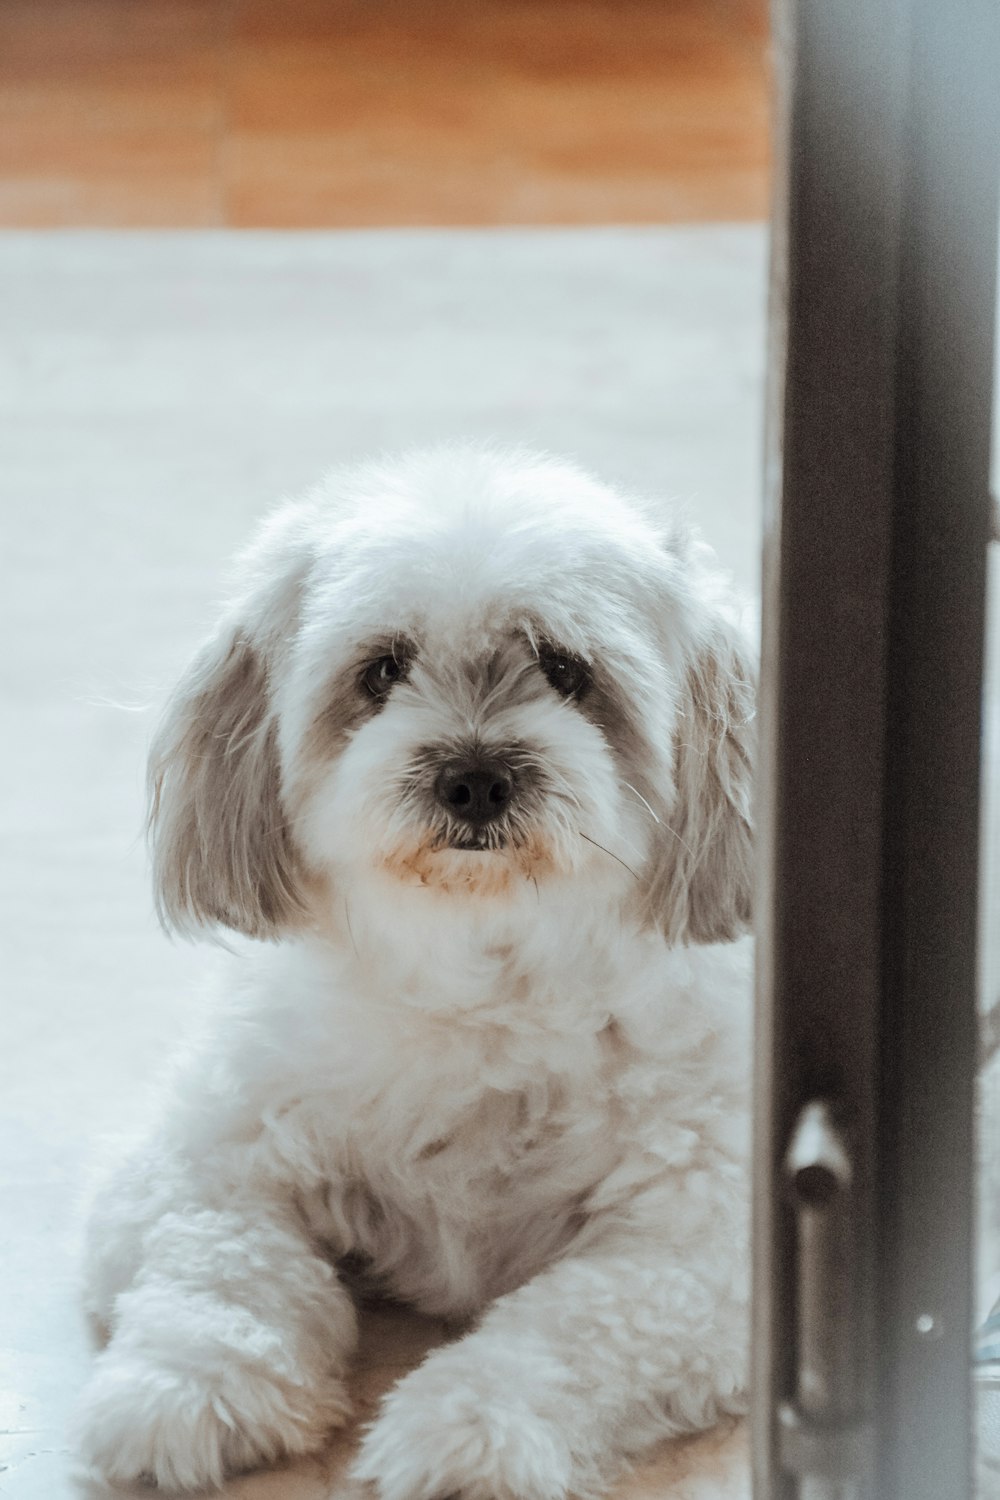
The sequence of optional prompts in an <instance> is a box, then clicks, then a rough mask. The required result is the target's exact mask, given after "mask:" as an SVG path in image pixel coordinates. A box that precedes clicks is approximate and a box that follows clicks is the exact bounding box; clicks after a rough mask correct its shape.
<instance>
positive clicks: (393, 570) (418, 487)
mask: <svg viewBox="0 0 1000 1500" xmlns="http://www.w3.org/2000/svg"><path fill="white" fill-rule="evenodd" d="M315 531H316V541H315V550H316V557H315V562H314V566H313V569H312V574H311V580H310V589H309V598H308V600H307V604H306V609H307V615H308V617H309V619H311V620H312V621H314V622H315V621H317V620H320V619H322V620H323V621H325V622H326V624H327V627H328V628H329V626H330V625H331V624H333V622H335V621H338V620H339V621H342V622H343V624H344V626H345V627H346V628H348V629H349V630H350V631H351V632H352V633H354V634H355V635H357V634H358V632H359V631H360V632H362V633H363V632H364V631H365V630H367V631H369V632H371V633H372V634H374V633H376V632H378V631H390V632H391V631H399V632H401V633H403V634H409V635H410V636H412V637H417V636H419V637H422V638H423V639H424V640H425V641H426V642H427V643H428V645H429V646H431V648H432V649H433V650H434V652H435V655H439V656H440V655H444V654H456V653H457V652H458V651H459V650H460V649H464V650H465V651H466V652H467V653H471V654H475V655H483V654H485V653H487V652H488V651H489V650H490V649H492V648H493V647H494V646H495V645H496V644H497V642H498V640H499V639H501V638H502V637H503V636H504V635H505V634H509V632H510V629H511V627H512V626H513V625H519V626H521V627H522V628H523V627H524V626H525V625H526V624H528V623H529V622H535V623H536V625H537V627H538V628H539V629H540V630H541V631H543V632H545V633H546V634H547V635H550V636H554V637H556V638H557V639H558V640H559V641H560V643H561V644H563V645H566V646H568V647H571V648H573V649H577V650H579V649H582V648H583V647H585V646H586V645H587V644H588V643H593V642H594V641H595V640H600V639H604V638H606V635H607V631H608V630H609V629H612V630H613V628H614V625H615V623H616V621H617V622H620V623H625V622H626V621H628V620H629V618H630V617H633V618H634V615H635V610H636V607H637V605H638V606H641V605H642V603H643V602H644V597H645V600H646V602H651V601H652V599H653V597H654V595H655V596H656V597H657V600H658V604H659V608H660V609H661V610H662V609H663V607H664V602H665V601H664V595H663V589H662V585H663V582H664V579H665V578H669V576H670V574H671V573H679V569H678V568H677V559H676V558H675V557H674V556H673V555H672V554H671V553H670V551H669V549H665V548H664V547H663V546H662V545H661V542H660V538H659V537H658V536H657V534H656V532H655V531H654V529H653V527H652V526H651V525H649V524H648V523H647V522H646V520H645V519H644V518H643V517H641V516H640V515H639V514H638V513H637V511H636V510H635V509H634V507H632V506H631V505H629V504H627V503H626V502H625V501H624V500H622V499H620V498H619V497H618V496H617V495H616V494H615V493H614V491H612V490H609V489H606V488H604V487H603V486H600V485H598V484H596V483H595V482H594V481H593V480H591V479H589V478H588V477H586V476H585V475H583V474H581V473H579V472H577V471H576V470H574V469H573V468H572V467H571V466H568V465H565V464H557V463H556V462H554V461H544V460H528V459H525V460H524V461H523V463H522V465H521V466H514V467H513V469H512V468H511V466H510V465H509V464H504V463H500V462H499V461H498V460H496V459H494V458H492V457H491V456H490V455H489V454H488V453H481V452H477V451H476V450H472V451H471V452H462V453H461V455H460V461H456V455H455V454H454V453H452V452H450V451H448V450H445V451H444V452H442V453H441V454H428V455H426V456H424V457H423V459H422V460H421V461H419V462H417V463H415V464H413V465H411V464H407V465H405V466H400V467H396V468H388V467H386V468H376V469H373V470H366V471H363V472H362V474H361V475H360V476H356V477H355V478H354V479H353V480H352V481H351V482H349V483H345V484H344V485H343V486H342V487H338V486H337V485H332V486H331V487H330V488H327V489H326V490H324V491H323V493H322V495H321V496H320V497H319V500H318V506H317V512H316V520H315Z"/></svg>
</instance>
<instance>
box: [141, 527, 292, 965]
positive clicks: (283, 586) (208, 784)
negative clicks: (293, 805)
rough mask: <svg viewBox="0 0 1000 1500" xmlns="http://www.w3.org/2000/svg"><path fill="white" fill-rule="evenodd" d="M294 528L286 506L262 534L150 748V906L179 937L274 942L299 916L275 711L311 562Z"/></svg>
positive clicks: (248, 555) (167, 711) (246, 560)
mask: <svg viewBox="0 0 1000 1500" xmlns="http://www.w3.org/2000/svg"><path fill="white" fill-rule="evenodd" d="M295 521H296V512H295V510H294V509H291V508H290V509H289V510H288V511H287V512H286V513H285V514H284V515H281V514H279V516H278V517H276V518H275V521H274V522H272V523H269V524H267V525H265V527H264V528H263V530H262V532H261V533H260V536H259V538H258V540H257V542H256V543H255V545H254V546H253V547H251V549H250V551H249V552H248V554H247V555H246V557H245V559H244V563H243V569H242V572H243V579H242V586H241V589H240V591H239V594H238V597H237V599H236V600H235V601H234V602H233V603H232V604H231V605H230V607H229V609H228V610H227V611H226V613H225V614H224V616H223V618H222V620H221V621H220V623H219V625H218V626H217V628H216V630H215V631H214V632H213V634H212V636H211V637H210V639H209V640H208V641H207V642H206V644H205V645H204V646H203V647H202V649H201V651H200V652H199V653H198V655H197V656H196V657H195V659H194V661H193V662H192V663H191V665H190V667H189V668H188V671H187V672H186V673H185V675H184V677H183V678H182V679H181V682H180V684H179V686H178V687H177V690H176V691H175V693H174V695H173V698H172V699H171V700H170V703H169V704H168V706H167V709H166V712H165V714H164V716H163V719H162V721H161V724H160V727H159V731H158V733H157V735H156V738H155V740H154V742H153V745H152V749H151V753H150V762H149V830H150V835H151V842H152V846H153V856H154V858H153V873H154V883H155V889H156V900H157V908H158V911H159V913H160V917H161V920H162V921H163V923H164V925H165V926H167V927H169V928H173V929H174V930H176V931H180V932H191V931H193V930H194V929H197V928H199V927H213V926H217V925H218V926H223V927H229V928H231V929H233V930H234V931H237V932H244V933H246V934H247V935H248V936H250V937H258V938H274V937H277V936H280V935H281V933H282V932H283V931H285V930H287V929H288V928H289V927H290V926H293V925H295V924H296V922H298V921H299V919H300V918H301V917H302V915H303V911H304V906H303V901H302V896H301V886H302V881H301V877H302V870H301V861H300V857H299V853H298V850H297V847H296V844H295V840H294V839H293V837H292V834H291V831H290V828H289V816H288V811H287V808H286V807H285V805H284V799H283V793H282V776H281V767H280V763H279V755H278V721H277V713H276V709H275V704H274V680H275V677H276V676H280V672H281V668H282V663H283V661H284V659H285V656H286V653H287V649H288V643H289V641H290V640H291V638H292V636H293V634H294V631H295V628H296V623H297V617H298V611H299V603H300V591H301V585H302V580H303V576H304V573H305V570H306V567H307V566H308V560H309V554H308V551H307V549H306V548H305V547H304V546H303V545H302V543H301V541H300V538H299V536H298V534H297V532H296V527H295ZM282 528H283V531H284V533H287V534H283V531H282Z"/></svg>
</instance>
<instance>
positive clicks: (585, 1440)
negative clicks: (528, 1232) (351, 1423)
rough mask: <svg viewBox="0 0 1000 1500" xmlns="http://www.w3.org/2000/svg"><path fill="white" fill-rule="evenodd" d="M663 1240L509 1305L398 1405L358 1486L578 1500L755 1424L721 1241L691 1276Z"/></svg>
mask: <svg viewBox="0 0 1000 1500" xmlns="http://www.w3.org/2000/svg"><path fill="white" fill-rule="evenodd" d="M664 1241H667V1242H668V1241H669V1236H667V1235H665V1236H664V1240H663V1241H660V1242H659V1243H657V1242H656V1241H655V1240H652V1239H649V1238H648V1237H647V1238H646V1239H645V1241H644V1242H643V1241H642V1240H640V1241H639V1243H637V1242H636V1237H635V1236H634V1235H630V1234H627V1233H621V1234H620V1236H616V1237H615V1238H614V1239H612V1240H610V1241H605V1243H604V1245H603V1246H602V1248H601V1249H600V1251H597V1250H594V1251H592V1252H591V1253H589V1254H586V1255H578V1256H573V1257H567V1258H566V1259H565V1260H563V1261H561V1262H558V1263H557V1264H555V1265H554V1266H552V1267H550V1268H549V1269H548V1270H546V1271H544V1272H543V1273H542V1274H541V1275H539V1276H538V1277H537V1278H536V1279H535V1280H534V1281H532V1282H529V1283H528V1284H527V1285H526V1286H524V1287H522V1288H520V1290H518V1291H516V1292H513V1293H511V1294H510V1295H509V1296H506V1297H503V1298H501V1299H500V1301H498V1302H497V1303H495V1304H494V1306H493V1307H492V1308H491V1310H490V1311H489V1312H488V1313H487V1314H486V1316H485V1317H484V1319H483V1321H482V1323H481V1324H480V1325H479V1327H478V1328H477V1329H476V1330H475V1331H474V1332H472V1333H470V1334H468V1335H467V1336H466V1337H465V1338H464V1339H462V1340H461V1341H460V1342H459V1343H457V1344H454V1345H451V1346H450V1347H448V1348H445V1349H441V1350H438V1351H435V1352H434V1353H433V1354H431V1355H430V1356H429V1358H428V1359H427V1360H426V1361H425V1362H424V1364H423V1365H421V1366H420V1368H419V1369H417V1370H415V1371H414V1372H413V1373H412V1374H410V1375H408V1376H406V1377H405V1379H403V1380H402V1381H401V1382H400V1383H399V1384H398V1385H397V1386H396V1387H395V1388H394V1389H393V1390H392V1391H391V1392H390V1393H389V1395H388V1397H387V1398H386V1400H385V1403H384V1405H383V1408H382V1411H381V1414H380V1416H379V1417H378V1419H377V1420H376V1422H375V1424H374V1426H373V1427H372V1428H371V1429H370V1430H369V1432H368V1435H367V1437H366V1439H365V1442H364V1445H363V1447H362V1450H361V1454H360V1457H359V1459H358V1461H357V1463H356V1466H355V1470H354V1472H355V1474H356V1476H357V1477H358V1478H359V1479H362V1480H366V1481H369V1482H371V1483H373V1484H374V1485H375V1487H376V1489H377V1491H378V1494H379V1495H380V1497H381V1500H440V1497H444V1496H451V1495H457V1496H461V1497H462V1500H563V1497H565V1496H566V1495H568V1494H573V1495H588V1494H597V1493H599V1492H600V1491H601V1490H603V1489H604V1488H605V1486H606V1485H607V1484H608V1483H609V1482H610V1480H611V1479H612V1478H613V1477H614V1474H615V1473H616V1471H617V1470H618V1469H619V1468H620V1467H621V1466H622V1464H623V1463H624V1462H625V1461H626V1460H627V1459H628V1458H629V1457H631V1456H635V1455H637V1454H638V1453H640V1452H641V1451H642V1450H643V1449H644V1448H647V1447H648V1446H649V1445H650V1444H652V1443H654V1442H656V1441H657V1440H658V1439H660V1438H664V1437H669V1436H674V1435H677V1434H679V1433H681V1432H685V1431H692V1430H694V1429H698V1428H702V1427H706V1426H709V1425H711V1424H712V1423H713V1422H714V1421H715V1420H716V1419H717V1418H718V1417H719V1416H720V1415H721V1414H723V1413H726V1412H733V1413H735V1412H739V1411H742V1410H743V1409H744V1404H745V1403H744V1385H745V1365H746V1347H745V1346H746V1297H745V1294H744V1293H743V1292H741V1291H740V1289H739V1288H738V1286H736V1285H734V1281H733V1272H734V1265H733V1264H732V1263H731V1262H730V1263H729V1264H726V1265H723V1264H722V1258H721V1257H720V1254H719V1242H718V1239H717V1238H716V1237H714V1236H713V1237H712V1241H711V1249H709V1241H708V1238H707V1237H706V1242H705V1243H706V1249H705V1256H704V1257H703V1259H702V1261H701V1263H700V1264H699V1255H698V1252H697V1248H696V1247H695V1248H690V1247H689V1249H688V1253H687V1254H686V1255H685V1257H684V1265H685V1269H683V1270H681V1269H678V1268H677V1266H676V1265H673V1266H672V1265H671V1261H670V1250H669V1245H668V1243H664ZM734 1245H735V1239H734ZM743 1279H745V1278H744V1277H743V1276H740V1277H738V1280H743Z"/></svg>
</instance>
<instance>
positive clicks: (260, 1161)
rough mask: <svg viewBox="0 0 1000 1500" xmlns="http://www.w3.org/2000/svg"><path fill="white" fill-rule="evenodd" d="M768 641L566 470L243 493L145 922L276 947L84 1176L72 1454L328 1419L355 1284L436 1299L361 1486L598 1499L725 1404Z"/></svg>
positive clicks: (402, 471) (425, 1301)
mask: <svg viewBox="0 0 1000 1500" xmlns="http://www.w3.org/2000/svg"><path fill="white" fill-rule="evenodd" d="M753 676H754V673H753V667H752V653H749V652H748V651H747V650H746V647H745V643H744V641H743V638H742V635H741V633H740V630H739V629H738V626H737V624H736V621H735V618H734V615H733V611H732V609H731V607H730V606H727V602H726V593H725V589H724V587H723V586H722V584H721V582H720V579H719V577H718V575H717V573H716V572H715V571H714V570H713V567H712V563H711V559H710V557H709V555H708V554H707V552H706V550H705V549H704V548H703V547H701V546H700V545H699V544H697V543H695V542H694V541H693V540H692V539H691V538H690V536H689V535H687V533H686V532H685V530H684V529H683V528H682V527H678V526H670V525H667V524H665V523H664V522H663V521H662V519H660V518H658V516H657V513H656V511H655V510H645V509H643V508H641V507H639V506H637V505H636V504H634V503H632V502H628V501H626V500H624V499H623V498H622V497H621V496H619V495H618V494H616V493H615V492H614V491H612V490H610V489H608V488H606V487H605V486H603V485H601V484H598V483H597V482H595V481H594V480H592V479H590V478H588V477H587V476H586V475H584V474H583V473H581V472H580V471H579V470H577V469H576V468H574V467H573V466H571V465H569V464H566V463H562V462H557V461H554V460H551V459H548V458H544V457H538V456H535V455H531V454H524V453H500V452H493V451H487V450H483V449H478V448H464V447H460V448H442V449H438V450H434V451H429V452H423V453H416V454H409V455H406V456H404V457H403V458H401V459H399V460H398V461H396V462H392V463H385V464H377V465H371V466H369V467H365V468H362V469H360V470H357V471H353V472H349V473H345V474H338V475H335V476H334V477H332V478H330V479H328V480H327V481H326V482H325V483H324V484H322V485H321V486H320V487H319V488H318V489H317V490H316V491H315V492H313V493H312V494H310V495H308V496H307V497H306V498H305V499H304V500H302V501H299V502H297V503H293V504H288V505H286V506H285V507H284V508H283V509H281V510H279V511H278V512H277V513H276V514H275V515H274V516H273V518H272V519H270V520H269V521H268V522H267V524H266V525H265V526H264V527H263V529H262V531H261V532H260V534H259V535H258V537H257V539H256V541H255V543H254V544H253V545H252V547H251V548H250V550H249V551H248V553H247V554H246V555H245V557H244V558H243V561H242V568H241V571H240V574H239V585H238V590H237V593H236V596H235V598H234V600H233V602H232V603H231V604H230V605H229V607H228V608H227V610H226V611H225V613H224V615H223V617H222V620H221V623H220V624H219V626H218V628H217V630H216V631H215V633H214V635H213V636H212V638H211V639H210V640H209V642H208V643H207V645H206V646H205V647H204V649H203V650H202V651H201V653H200V655H199V656H198V657H197V659H196V660H195V662H194V664H193V665H192V667H191V668H190V670H189V671H188V673H187V675H186V676H185V678H184V679H183V681H182V683H181V685H180V687H179V689H178V690H177V693H176V695H175V697H174V698H173V701H172V703H171V705H170V707H169V710H168V712H167V716H166V719H165V722H164V723H163V726H162V728H161V730H160V732H159V736H158V738H157V740H156V743H155V746H154V749H153V755H152V768H151V783H152V813H151V823H152V829H153V834H154V838H155V853H156V882H157V890H158V897H159V902H160V906H161V910H162V913H163V916H164V918H165V920H166V921H167V922H168V923H169V924H171V925H172V926H173V927H175V928H178V929H182V930H184V929H192V928H196V927H210V926H215V925H221V926H222V927H225V928H229V929H233V930H235V931H237V932H241V933H244V934H248V935H249V936H250V937H253V938H262V939H272V940H274V941H273V942H272V943H271V944H264V945H251V944H247V945H246V949H247V951H246V953H244V954H242V955H240V954H237V955H235V956H233V958H232V960H231V962H232V974H231V980H230V982H229V984H228V986H227V989H226V993H225V997H224V1000H223V1003H222V1005H221V1007H220V1010H219V1013H218V1014H217V1016H216V1017H215V1018H214V1021H213V1023H212V1025H211V1027H210V1028H208V1034H207V1036H206V1038H205V1040H204V1041H203V1043H202V1044H201V1046H200V1047H199V1049H198V1050H197V1051H196V1052H195V1053H194V1054H193V1055H192V1056H191V1057H190V1058H189V1059H188V1060H186V1061H185V1063H184V1064H183V1066H182V1067H180V1068H179V1069H178V1070H177V1072H176V1076H175V1078H174V1080H173V1082H172V1084H171V1086H170V1090H169V1098H168V1101H167V1103H166V1105H165V1107H164V1108H163V1110H162V1118H161V1120H160V1123H159V1124H158V1126H157V1128H156V1129H155V1130H154V1131H153V1132H152V1133H151V1134H150V1135H149V1136H148V1138H147V1139H146V1140H145V1141H144V1143H143V1144H142V1145H141V1147H139V1148H138V1149H136V1150H135V1151H134V1152H133V1153H132V1154H131V1156H130V1157H129V1159H128V1160H127V1161H126V1163H125V1164H124V1166H123V1167H121V1168H119V1169H118V1171H117V1173H116V1174H115V1175H114V1176H113V1177H112V1178H111V1179H110V1180H109V1181H108V1182H107V1183H106V1185H105V1186H104V1187H103V1188H102V1189H101V1191H100V1194H99V1196H98V1200H97V1204H96V1208H95V1211H94V1214H93V1216H92V1219H91V1227H90V1237H89V1251H88V1261H87V1283H88V1295H89V1305H90V1309H91V1311H92V1312H93V1314H94V1316H95V1317H96V1319H97V1320H98V1322H99V1324H100V1325H102V1326H103V1328H104V1329H105V1331H106V1333H107V1335H108V1342H107V1345H106V1347H105V1348H104V1350H103V1352H101V1353H100V1354H99V1355H98V1358H97V1362H96V1367H95V1370H94V1374H93V1378H92V1381H91V1383H90V1385H89V1387H88V1389H87V1392H86V1394H85V1397H84V1402H83V1410H82V1413H81V1434H82V1435H81V1444H82V1449H83V1451H84V1453H85V1454H86V1456H87V1458H88V1460H89V1461H90V1462H91V1463H92V1464H94V1465H96V1467H97V1468H98V1469H99V1470H100V1471H102V1472H103V1473H104V1474H106V1475H107V1476H109V1477H110V1478H111V1479H113V1480H118V1481H129V1480H134V1479H136V1478H137V1477H139V1476H145V1477H146V1478H147V1479H155V1480H156V1481H157V1482H158V1483H159V1484H160V1485H161V1486H163V1487H164V1488H167V1489H195V1488H199V1487H202V1486H210V1485H216V1484H218V1483H219V1482H220V1481H221V1480H222V1478H223V1476H224V1475H225V1474H226V1473H227V1472H231V1471H236V1470H241V1469H245V1468H248V1467H250V1466H253V1465H255V1464H259V1463H263V1462H267V1461H270V1460H274V1459H276V1458H278V1457H279V1456H281V1455H284V1454H291V1455H295V1454H303V1453H308V1452H310V1451H314V1450H317V1449H319V1448H320V1447H322V1445H323V1443H324V1441H325V1439H326V1438H327V1436H328V1433H329V1430H330V1428H331V1427H333V1426H335V1425H337V1424H338V1423H342V1422H343V1421H344V1420H345V1418H346V1417H347V1415H348V1412H349V1401H348V1396H347V1390H346V1386H347V1379H348V1374H349V1370H350V1363H351V1355H352V1350H353V1348H354V1343H355V1335H356V1311H355V1303H354V1300H353V1298H352V1289H353V1290H354V1291H356V1290H357V1288H358V1285H359V1284H360V1285H361V1287H362V1288H365V1289H370V1290H373V1291H376V1292H380V1293H384V1294H386V1295H388V1296H390V1297H392V1298H396V1299H400V1300H402V1301H405V1302H407V1303H410V1304H412V1305H413V1306H414V1307H416V1308H419V1309H421V1310H423V1311H424V1312H427V1313H433V1314H438V1315H441V1316H444V1317H445V1318H448V1319H452V1320H454V1321H455V1323H456V1325H459V1326H460V1327H462V1328H464V1331H463V1332H462V1334H461V1336H460V1337H456V1339H455V1340H454V1341H453V1342H451V1343H450V1344H447V1345H445V1346H444V1347H442V1348H440V1349H437V1350H435V1351H434V1352H433V1353H431V1354H430V1356H429V1357H428V1358H427V1359H426V1360H425V1361H424V1363H423V1364H422V1365H421V1366H420V1367H419V1368H418V1369H416V1370H414V1371H413V1372H412V1373H411V1374H408V1375H407V1376H406V1377H405V1378H404V1379H402V1380H400V1381H399V1383H398V1384H397V1385H396V1386H395V1388H394V1389H393V1390H392V1391H391V1392H390V1394H389V1396H388V1397H387V1399H386V1400H385V1403H384V1405H383V1407H382V1409H381V1412H380V1414H379V1416H378V1418H377V1420H376V1421H375V1422H374V1423H373V1424H372V1426H371V1427H370V1428H369V1429H368V1431H367V1433H366V1435H365V1437H364V1441H363V1444H362V1447H361V1451H360V1456H359V1458H358V1459H357V1462H356V1465H355V1470H354V1472H355V1474H356V1476H357V1477H358V1478H359V1479H360V1480H364V1481H369V1482H370V1483H371V1485H372V1486H373V1487H374V1490H375V1492H376V1493H377V1494H378V1495H379V1496H380V1497H381V1500H442V1497H445V1496H454V1495H458V1496H461V1497H463V1500H557V1497H558V1500H561V1497H564V1496H566V1495H567V1494H570V1493H572V1494H575V1495H580V1494H583V1495H587V1494H594V1493H596V1492H599V1491H600V1490H601V1489H602V1488H603V1487H605V1486H606V1485H607V1484H608V1482H609V1481H610V1480H611V1479H612V1477H613V1476H614V1474H615V1473H616V1472H617V1471H618V1469H619V1468H620V1467H621V1465H622V1464H623V1462H625V1461H626V1460H627V1459H628V1458H629V1457H630V1456H634V1455H636V1454H637V1453H639V1452H640V1451H641V1450H642V1449H643V1448H645V1447H646V1446H647V1445H649V1444H651V1443H652V1442H654V1441H655V1440H657V1439H659V1438H662V1437H664V1436H668V1435H671V1434H677V1433H681V1432H685V1431H690V1430H692V1429H696V1428H700V1427H703V1426H705V1425H707V1424H710V1423H712V1422H713V1421H715V1420H716V1418H717V1417H718V1415H719V1414H720V1413H724V1412H737V1411H740V1410H741V1409H742V1408H743V1406H744V1403H745V1384H746V1340H747V1328H746V1309H747V1295H748V1293H747V1279H748V1278H747V1261H748V1255H747V1168H746V1156H747V1136H748V1126H747V1112H746V1090H747V1080H748V1074H749V1059H748V1029H749V1021H750V958H749V953H748V950H747V943H746V942H745V941H741V942H734V941H733V939H735V938H737V937H738V936H739V934H740V933H741V932H742V931H743V930H744V929H745V927H746V924H747V920H748V917H749V905H750V869H751V853H750V839H751V833H750V809H749V795H750V779H751V772H750V766H751V721H752V718H753V705H754V688H753ZM456 1331H458V1330H457V1329H456Z"/></svg>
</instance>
